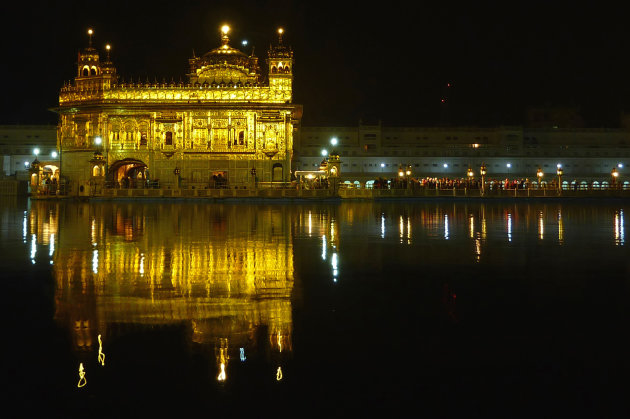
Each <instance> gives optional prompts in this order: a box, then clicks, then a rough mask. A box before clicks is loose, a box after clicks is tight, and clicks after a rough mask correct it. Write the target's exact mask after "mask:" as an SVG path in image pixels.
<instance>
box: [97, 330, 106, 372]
mask: <svg viewBox="0 0 630 419" xmlns="http://www.w3.org/2000/svg"><path fill="white" fill-rule="evenodd" d="M98 363H99V364H101V365H102V366H105V354H104V353H103V341H102V340H101V335H98Z"/></svg>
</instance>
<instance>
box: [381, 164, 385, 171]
mask: <svg viewBox="0 0 630 419" xmlns="http://www.w3.org/2000/svg"><path fill="white" fill-rule="evenodd" d="M384 167H385V163H381V173H383V168H384Z"/></svg>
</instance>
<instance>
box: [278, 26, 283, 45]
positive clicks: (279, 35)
mask: <svg viewBox="0 0 630 419" xmlns="http://www.w3.org/2000/svg"><path fill="white" fill-rule="evenodd" d="M283 33H284V29H282V28H278V45H282V34H283Z"/></svg>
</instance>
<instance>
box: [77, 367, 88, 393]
mask: <svg viewBox="0 0 630 419" xmlns="http://www.w3.org/2000/svg"><path fill="white" fill-rule="evenodd" d="M86 384H87V380H86V379H85V369H84V368H83V362H81V363H80V364H79V382H78V383H77V387H78V388H81V387H83V386H84V385H86Z"/></svg>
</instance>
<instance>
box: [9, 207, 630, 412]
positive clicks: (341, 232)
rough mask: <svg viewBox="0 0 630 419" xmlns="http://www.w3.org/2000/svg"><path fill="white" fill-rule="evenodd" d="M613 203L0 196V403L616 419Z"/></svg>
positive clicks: (622, 387) (620, 314)
mask: <svg viewBox="0 0 630 419" xmlns="http://www.w3.org/2000/svg"><path fill="white" fill-rule="evenodd" d="M629 207H630V205H628V202H624V201H607V202H599V203H598V202H593V201H590V202H582V203H580V202H561V201H530V202H518V203H514V202H489V203H485V204H482V203H480V202H468V203H466V202H462V201H458V202H456V203H454V202H449V201H417V202H406V203H403V202H399V203H397V202H383V203H372V202H354V203H341V204H330V205H329V204H316V203H313V204H273V203H271V204H266V203H265V204H260V205H249V204H204V203H167V202H151V203H130V202H118V203H110V202H100V203H75V202H61V203H58V202H57V203H54V202H40V201H28V200H19V199H18V200H16V199H6V198H5V200H4V201H2V203H1V204H0V254H1V255H2V256H1V258H0V270H1V272H3V274H2V284H3V296H4V298H3V306H4V307H5V308H6V309H7V310H6V314H5V322H6V324H7V325H8V328H7V329H5V330H7V332H6V333H5V339H4V345H3V346H4V347H5V349H8V354H7V355H5V356H4V360H3V365H4V369H5V373H4V374H3V376H4V377H5V378H6V380H7V382H8V384H9V385H10V390H9V392H8V393H7V394H5V395H7V396H8V400H10V401H11V402H13V403H15V402H17V403H15V404H16V405H18V406H21V410H22V412H23V416H30V415H31V413H32V414H33V415H34V414H35V412H36V411H39V410H41V409H44V410H45V411H46V412H47V415H48V416H53V417H79V416H81V417H121V416H125V417H126V416H129V417H131V416H138V415H140V416H146V415H148V414H161V413H170V414H178V415H180V414H189V413H195V414H198V413H204V414H206V415H212V414H216V413H220V414H228V415H230V416H241V415H244V414H252V415H257V416H260V415H274V416H288V415H292V416H299V417H301V416H311V415H314V414H318V415H325V416H326V417H328V416H336V415H347V414H351V413H361V414H365V413H381V414H387V415H390V416H402V414H403V412H405V411H406V410H407V409H408V408H412V409H414V414H415V415H420V414H429V416H432V417H433V416H440V417H448V416H462V415H465V417H477V416H484V417H485V416H488V415H500V416H502V417H515V416H516V417H532V416H533V415H536V416H557V415H560V414H561V415H563V416H565V415H567V414H571V415H573V416H590V417H593V416H606V415H612V414H619V413H625V411H626V406H625V404H626V403H625V398H626V395H627V392H628V390H629V385H628V384H627V382H628V372H629V370H630V368H629V367H630V365H629V364H630V361H629V360H628V353H629V350H630V345H628V343H627V339H626V335H627V334H628V333H630V332H629V330H630V328H629V327H628V326H629V320H630V309H629V308H628V304H627V301H628V294H629V292H630V289H629V287H628V281H629V279H630V259H629V258H628V256H629V254H628V244H627V242H626V236H625V234H626V230H627V229H626V226H625V222H626V218H627V214H629V211H630V208H629ZM99 336H100V341H99ZM99 356H100V361H99ZM103 364H104V365H103ZM80 366H82V368H83V370H82V371H80V370H79V368H80Z"/></svg>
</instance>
